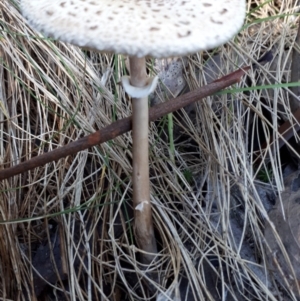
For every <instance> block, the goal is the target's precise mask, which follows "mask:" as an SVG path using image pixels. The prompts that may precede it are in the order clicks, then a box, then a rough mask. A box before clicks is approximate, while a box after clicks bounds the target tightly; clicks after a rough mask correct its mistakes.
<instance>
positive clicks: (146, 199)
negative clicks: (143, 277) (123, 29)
mask: <svg viewBox="0 0 300 301" xmlns="http://www.w3.org/2000/svg"><path fill="white" fill-rule="evenodd" d="M129 63H130V83H131V85H132V86H134V87H144V86H146V85H147V82H148V77H147V73H146V60H145V58H137V57H130V58H129ZM148 110H149V109H148V97H142V98H132V140H133V175H132V182H133V208H134V218H135V226H134V228H135V236H136V241H137V244H138V246H139V247H140V248H141V249H142V250H143V251H145V252H146V253H143V255H142V257H143V258H142V262H143V263H144V264H149V263H150V262H151V261H153V259H154V257H155V254H156V253H157V246H156V240H155V236H154V229H153V222H152V212H151V203H150V188H149V186H150V185H149V182H150V180H149V149H148V148H149V146H148V128H149V111H148ZM147 253H148V254H147ZM149 253H151V254H149Z"/></svg>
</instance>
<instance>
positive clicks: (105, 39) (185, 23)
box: [21, 0, 246, 58]
mask: <svg viewBox="0 0 300 301" xmlns="http://www.w3.org/2000/svg"><path fill="white" fill-rule="evenodd" d="M245 2H246V0H21V10H22V12H23V15H24V16H25V17H26V19H27V20H28V22H29V24H30V25H31V26H32V27H33V28H35V29H37V30H38V31H40V32H42V33H44V34H45V35H47V36H50V37H53V38H54V39H58V40H61V41H64V42H68V43H71V44H74V45H77V46H80V47H85V48H89V49H94V50H98V51H109V52H115V53H120V54H128V55H131V56H137V57H143V56H153V57H157V58H161V57H170V56H181V55H186V54H189V53H195V52H197V51H200V50H207V49H211V48H214V47H216V46H219V45H221V44H223V43H225V42H226V41H228V40H229V39H230V38H232V37H233V36H234V35H235V34H236V33H237V32H238V30H239V29H240V28H241V26H242V24H243V21H244V18H245V12H246V3H245Z"/></svg>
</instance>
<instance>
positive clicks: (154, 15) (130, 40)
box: [21, 0, 246, 263]
mask: <svg viewBox="0 0 300 301" xmlns="http://www.w3.org/2000/svg"><path fill="white" fill-rule="evenodd" d="M245 2H246V1H245V0H21V10H22V12H23V15H24V16H25V18H26V19H27V20H28V22H29V24H30V25H31V26H32V27H33V28H35V29H36V30H38V31H40V32H42V33H44V34H46V35H47V36H50V37H53V38H54V39H57V40H61V41H64V42H68V43H71V44H74V45H77V46H80V47H83V48H88V49H91V50H97V51H103V52H114V53H118V54H126V55H128V56H129V60H130V77H124V78H122V84H123V87H124V89H125V91H126V92H127V93H128V94H129V95H130V96H131V97H132V110H133V119H132V135H133V191H134V192H133V205H134V208H135V210H134V211H135V234H136V238H137V243H138V245H139V247H140V248H141V249H143V250H144V251H145V252H143V253H144V254H147V253H148V254H149V253H152V254H153V253H154V254H153V255H149V256H148V257H147V256H146V255H144V259H143V262H144V263H149V262H150V261H151V260H153V258H154V255H155V253H156V252H157V250H156V241H155V238H154V231H153V225H152V216H151V204H150V193H149V164H148V98H147V96H148V95H149V94H150V93H151V92H152V91H154V89H155V86H156V83H157V77H154V78H149V77H148V76H147V72H146V61H145V58H146V57H148V56H150V57H155V58H163V57H170V56H182V55H187V54H191V53H195V52H197V51H201V50H207V49H211V48H213V47H216V46H219V45H221V44H223V43H225V42H226V41H228V40H229V39H230V38H232V37H233V35H235V34H236V33H237V32H238V30H239V29H240V27H241V26H242V24H243V21H244V17H245V10H246V4H245Z"/></svg>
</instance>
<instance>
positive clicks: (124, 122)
mask: <svg viewBox="0 0 300 301" xmlns="http://www.w3.org/2000/svg"><path fill="white" fill-rule="evenodd" d="M250 68H251V66H246V67H243V68H241V69H238V70H237V71H234V72H232V73H230V74H228V75H225V76H223V77H222V78H220V79H218V80H216V81H214V82H212V83H210V84H208V85H206V86H203V87H201V88H199V89H197V90H194V91H192V92H189V93H186V94H184V95H181V96H179V97H177V98H174V99H170V100H169V101H167V102H164V103H161V104H158V105H156V106H154V107H152V108H150V110H149V120H150V121H154V120H157V119H158V118H160V117H162V116H164V115H166V114H169V113H172V112H174V111H177V110H179V109H181V108H183V107H185V106H187V105H189V104H191V103H193V102H196V101H199V100H201V99H203V98H205V97H207V96H210V95H212V94H214V93H216V92H218V91H220V90H222V89H224V88H226V87H228V86H231V85H233V84H235V83H238V82H239V81H240V79H241V77H242V76H243V75H244V74H245V72H246V71H248V70H249V69H250ZM130 130H131V117H127V118H124V119H121V120H118V121H116V122H114V123H112V124H110V125H109V126H107V127H105V128H103V129H101V130H99V131H97V132H95V133H93V134H90V135H88V136H85V137H83V138H80V139H78V140H77V141H74V142H71V143H69V144H67V145H65V146H62V147H59V148H57V149H55V150H53V151H50V152H47V153H44V154H42V155H39V156H37V157H34V158H32V159H30V160H27V161H24V162H22V163H20V164H18V165H15V166H13V167H10V168H6V169H2V170H0V180H4V179H7V178H10V177H12V176H15V175H18V174H20V173H23V172H25V171H28V170H31V169H34V168H36V167H39V166H43V165H45V164H47V163H50V162H52V161H57V160H59V159H61V158H64V157H67V156H70V155H74V154H76V153H78V152H79V151H82V150H85V149H87V148H90V147H92V146H96V145H97V144H101V143H103V142H106V141H109V140H112V139H114V138H116V137H118V136H120V135H122V134H124V133H126V132H128V131H130Z"/></svg>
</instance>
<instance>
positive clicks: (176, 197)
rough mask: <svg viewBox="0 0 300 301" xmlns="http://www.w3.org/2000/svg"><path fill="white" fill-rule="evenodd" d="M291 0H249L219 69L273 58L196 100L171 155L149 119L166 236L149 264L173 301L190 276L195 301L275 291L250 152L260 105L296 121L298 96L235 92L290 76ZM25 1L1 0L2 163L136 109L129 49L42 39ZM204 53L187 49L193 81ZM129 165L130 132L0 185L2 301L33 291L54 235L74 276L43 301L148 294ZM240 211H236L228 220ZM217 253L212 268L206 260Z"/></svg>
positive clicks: (155, 190)
mask: <svg viewBox="0 0 300 301" xmlns="http://www.w3.org/2000/svg"><path fill="white" fill-rule="evenodd" d="M293 2H294V1H292V0H289V1H288V0H287V1H283V4H282V8H281V9H280V10H279V9H278V8H277V7H276V5H275V4H274V2H273V1H262V0H260V1H259V0H257V1H254V0H253V1H252V3H251V4H252V6H251V8H250V2H249V4H248V8H249V11H250V10H251V11H252V13H251V14H250V13H249V15H248V18H247V21H246V25H245V27H244V28H243V30H242V31H241V33H240V34H239V35H238V36H237V37H236V38H235V39H234V40H233V41H231V42H230V43H228V44H227V45H225V46H223V47H220V48H219V49H218V50H217V53H219V54H220V57H221V63H220V64H218V67H219V68H217V69H218V70H216V68H215V69H214V70H215V74H214V77H215V78H218V77H220V76H221V75H224V74H227V73H229V72H230V71H233V70H235V69H236V68H237V66H241V65H243V64H249V63H251V62H255V61H256V59H257V58H259V57H260V56H261V55H262V54H263V53H264V52H265V51H266V50H270V49H271V50H272V51H273V53H274V57H275V59H274V60H275V63H273V64H267V65H266V66H264V67H263V68H262V69H261V71H260V77H259V79H258V76H257V74H254V73H252V74H250V75H249V77H248V79H247V78H245V79H244V81H242V82H241V83H240V84H239V85H238V86H236V87H233V90H232V93H231V94H229V95H228V94H223V95H220V96H214V97H209V98H207V99H206V100H205V101H204V102H201V103H198V104H197V106H196V114H195V119H193V120H191V117H190V116H189V115H188V114H184V118H183V119H180V120H177V126H178V127H179V128H180V129H181V131H182V132H184V134H185V139H186V140H185V141H182V140H180V139H179V140H178V141H175V162H173V160H171V156H170V152H169V145H168V143H167V142H166V141H165V139H164V138H163V137H164V136H163V135H162V133H161V132H162V130H161V124H162V123H163V121H162V122H161V123H159V124H158V123H157V124H155V125H152V126H151V134H150V137H149V139H150V145H151V148H150V161H151V163H150V164H151V181H152V186H151V193H152V196H151V201H152V203H153V206H154V212H153V214H154V222H155V226H156V229H157V237H159V246H160V253H159V259H158V261H157V262H156V263H155V265H154V266H153V267H151V268H152V269H155V270H158V271H159V274H160V275H161V280H162V281H161V284H160V285H157V288H158V291H159V292H160V293H161V296H160V297H162V295H163V294H164V293H165V296H166V297H165V300H168V298H171V297H172V299H173V300H175V299H174V295H176V288H177V287H178V283H179V282H180V281H181V279H182V277H185V278H187V279H188V282H189V285H190V290H191V294H192V295H194V297H195V300H227V299H226V298H225V296H226V295H227V296H228V295H229V294H230V293H229V292H231V294H232V295H233V299H232V300H256V299H259V300H267V299H268V300H277V298H278V295H277V286H276V284H275V285H274V284H273V285H271V279H268V280H266V277H265V276H264V275H268V273H265V271H266V269H267V268H266V266H265V264H264V245H263V235H262V231H263V230H262V229H263V226H262V225H263V221H264V218H266V217H267V212H266V209H265V206H264V204H263V203H262V200H261V198H260V195H259V194H258V191H257V186H256V183H257V181H256V178H257V174H256V173H257V170H259V168H258V169H255V168H254V165H253V160H254V159H255V158H254V156H253V151H251V150H252V149H253V148H254V137H255V136H256V131H255V130H253V129H255V128H256V124H257V122H258V120H259V119H260V120H265V117H264V116H263V113H262V109H263V107H264V108H265V109H266V110H268V111H270V112H272V114H274V116H277V115H279V114H280V116H281V118H291V117H290V115H291V114H290V109H289V104H288V95H289V93H288V91H287V90H286V89H283V88H280V87H276V86H274V88H273V89H271V90H264V89H257V90H253V91H251V92H249V93H241V92H235V91H234V89H235V88H239V87H240V88H244V87H247V86H248V85H249V78H250V79H251V81H252V83H251V85H253V86H255V85H261V84H277V83H282V82H283V81H286V78H287V77H288V70H289V68H290V67H289V64H290V60H289V58H290V56H291V49H292V46H293V42H294V38H295V34H296V26H295V24H296V23H295V22H296V21H297V20H298V17H296V16H295V15H293V13H294V12H295V10H294V8H295V4H294V3H293ZM17 5H18V1H13V0H0V21H1V23H0V28H1V36H0V62H1V63H0V80H1V82H0V122H1V123H0V135H1V136H0V141H1V142H0V164H1V168H6V167H9V166H13V165H15V164H18V163H19V162H21V161H24V160H27V159H30V158H31V157H33V156H37V155H38V154H41V153H44V152H46V151H50V150H52V149H54V148H56V147H59V146H62V145H65V144H67V143H69V142H71V141H74V140H76V139H78V138H79V137H82V136H83V135H87V134H88V133H91V132H94V131H95V130H97V129H99V128H101V127H103V126H106V125H108V124H110V123H111V122H112V121H113V120H116V119H119V118H123V117H125V116H129V115H130V114H131V108H130V103H129V101H128V99H127V97H126V95H125V94H124V92H123V90H122V88H121V86H120V85H119V84H118V81H119V79H120V77H121V76H122V74H124V72H126V67H125V61H124V59H123V57H122V56H113V55H104V54H103V55H98V54H95V53H91V54H84V53H83V52H82V51H81V50H80V49H78V48H77V47H73V46H70V45H65V44H63V43H58V42H53V41H51V40H48V39H44V38H43V37H42V36H39V35H38V34H37V33H36V32H33V31H32V30H31V29H30V28H29V27H28V26H27V25H26V24H25V23H24V20H23V19H22V17H21V15H20V13H19V12H18V9H17ZM284 14H289V16H287V15H284ZM279 15H281V17H279ZM287 49H288V50H287ZM208 57H211V59H212V60H213V59H215V58H216V57H215V56H213V55H212V54H211V53H209V54H208V53H199V54H197V55H193V56H191V57H189V59H188V66H187V67H186V74H185V75H186V78H187V82H188V86H189V87H190V89H194V88H196V87H199V86H201V85H203V84H205V82H206V80H207V78H206V77H205V74H204V72H205V69H204V68H203V66H202V63H203V59H207V58H208ZM262 98H264V100H265V103H264V104H263V103H262V102H261V99H262ZM279 104H280V106H279ZM278 107H280V108H281V109H280V112H279V110H278V109H277V108H278ZM253 112H255V113H256V114H254V113H253ZM175 122H176V121H175ZM266 125H267V121H266V122H265V123H263V127H264V130H265V131H266V132H267V133H269V134H268V135H271V134H275V135H276V129H277V127H278V124H277V118H273V121H272V122H271V125H272V128H273V129H275V131H274V132H271V133H270V130H269V129H268V128H267V126H266ZM275 147H276V146H275ZM270 156H271V160H270V162H271V164H270V165H269V166H268V167H267V169H271V170H272V175H273V181H272V185H273V186H272V188H273V190H274V191H281V190H282V189H283V177H282V172H281V168H280V158H279V157H278V155H277V152H272V153H271V152H270ZM174 163H175V164H174ZM130 175H131V136H130V134H129V133H128V134H126V135H123V136H122V137H118V138H117V139H115V140H114V141H110V142H108V143H105V144H102V145H101V146H97V147H94V148H92V149H89V150H86V151H83V152H80V153H79V154H77V155H76V156H73V157H68V158H65V159H62V160H60V161H59V162H53V163H51V164H47V166H45V167H42V168H38V169H35V170H33V171H30V172H28V173H25V174H23V175H20V176H15V177H14V178H11V179H8V180H5V181H3V182H2V183H0V189H1V194H0V196H1V199H0V219H1V221H2V223H1V225H0V275H1V277H0V296H2V298H3V300H4V299H5V298H6V299H5V300H33V288H32V278H33V274H34V273H33V268H32V267H33V263H32V262H33V257H34V254H35V253H36V251H37V248H38V247H39V246H40V245H41V244H42V243H45V241H48V240H49V239H50V238H49V237H50V236H51V239H52V238H53V234H55V233H56V235H57V236H59V237H60V239H61V247H60V249H61V250H62V254H63V255H62V266H63V272H61V273H60V275H65V274H66V275H67V277H66V279H61V281H58V282H57V283H56V284H54V285H53V287H52V288H51V289H50V290H48V292H49V293H48V294H47V295H46V296H44V299H40V300H142V299H143V290H142V287H143V285H142V283H141V279H142V278H143V277H145V275H144V271H143V270H142V269H141V266H140V265H139V264H138V263H137V260H136V257H137V256H138V250H137V249H136V248H135V247H134V237H133V234H132V229H131V218H132V214H131V207H130V206H131V180H130ZM191 175H192V177H191V178H190V179H189V176H191ZM232 214H239V215H241V217H240V218H238V219H233V218H232ZM234 221H237V224H234ZM239 221H242V224H238V222H239ZM57 236H56V237H57ZM51 239H50V240H51ZM249 241H250V242H251V243H249ZM52 243H53V241H52ZM249 245H251V247H252V249H250V251H249V248H248V247H249ZM249 252H250V254H249ZM212 258H213V259H214V261H215V265H213V266H211V267H210V268H209V267H206V268H203V266H209V264H208V261H207V260H211V259H212ZM80 262H81V265H80ZM257 266H259V268H257ZM207 271H210V272H209V273H212V274H214V273H217V274H218V275H219V277H220V278H219V280H220V281H219V287H220V292H223V297H221V296H220V297H219V299H218V298H216V295H214V293H215V291H214V289H213V286H212V283H209V281H208V278H207V273H208V272H207ZM87 276H88V277H87ZM269 276H270V275H268V276H267V277H269ZM153 285H156V284H153ZM214 285H215V283H214ZM279 289H280V288H279ZM181 290H182V287H181ZM60 294H61V295H60ZM120 295H121V297H120ZM28 296H31V297H28ZM61 296H64V299H60V298H62V297H61ZM2 298H0V300H2ZM144 298H145V299H143V300H146V297H144ZM222 298H223V299H222ZM170 300H171V299H170ZM189 300H191V299H189ZM228 300H229V299H228Z"/></svg>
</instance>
